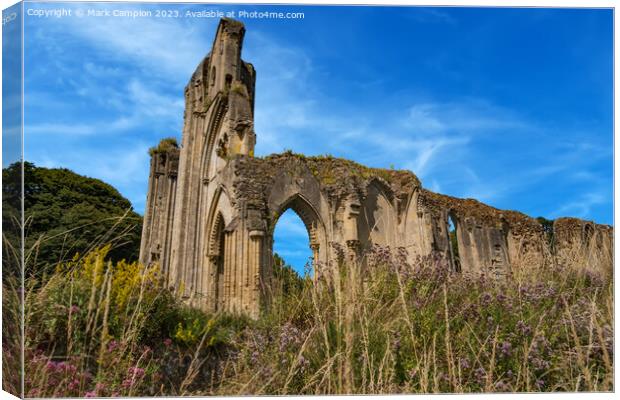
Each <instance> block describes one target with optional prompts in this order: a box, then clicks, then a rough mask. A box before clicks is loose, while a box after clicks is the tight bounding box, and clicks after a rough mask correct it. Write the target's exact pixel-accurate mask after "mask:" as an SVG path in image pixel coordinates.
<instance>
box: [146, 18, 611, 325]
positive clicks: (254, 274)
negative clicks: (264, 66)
mask: <svg viewBox="0 0 620 400" xmlns="http://www.w3.org/2000/svg"><path fill="white" fill-rule="evenodd" d="M244 34H245V29H244V27H243V25H242V24H241V23H240V22H237V21H234V20H230V19H223V20H222V21H221V22H220V24H219V26H218V28H217V33H216V36H215V41H214V43H213V48H212V50H211V52H210V53H209V54H208V55H207V56H206V57H205V59H204V60H203V61H202V62H201V63H200V64H199V65H198V67H197V68H196V71H195V72H194V74H193V75H192V77H191V79H190V81H189V84H188V85H187V87H186V88H185V116H184V118H185V119H184V121H185V122H184V128H183V139H182V143H181V147H180V148H179V147H178V146H176V144H174V143H172V142H170V141H167V142H162V143H161V144H160V145H159V146H158V147H157V148H156V149H154V150H153V152H152V158H151V172H150V178H149V189H148V195H147V207H146V210H145V215H144V228H143V233H142V246H141V251H140V260H141V262H142V263H144V264H150V263H158V264H159V265H160V267H161V269H162V272H163V274H164V277H165V279H166V282H167V284H168V285H169V286H171V287H173V288H174V289H175V290H176V291H177V292H179V293H181V294H182V295H183V296H184V297H185V298H186V299H187V300H188V301H190V302H191V303H192V304H194V305H196V306H199V307H201V308H203V309H205V310H208V311H220V310H221V311H229V312H238V313H245V314H248V315H251V316H253V317H256V316H257V315H258V314H259V312H260V309H261V307H263V306H265V305H266V304H267V303H268V292H269V285H270V277H271V268H272V248H273V231H274V228H275V225H276V223H277V221H278V218H279V216H280V215H281V214H282V213H283V212H284V211H286V210H288V209H292V210H293V211H295V212H296V213H297V214H298V215H299V217H300V218H301V220H302V221H303V223H304V224H305V226H306V229H307V230H308V236H309V238H310V247H311V249H312V252H313V254H314V261H315V263H316V264H317V265H319V264H323V263H325V264H327V262H328V261H330V260H334V259H336V258H338V257H341V256H342V254H341V253H342V251H343V249H344V251H345V252H346V253H347V254H348V257H351V258H352V259H358V260H359V259H361V257H362V255H363V254H364V252H365V250H367V249H369V248H370V246H372V245H373V244H376V245H381V246H387V247H389V248H391V249H404V250H405V251H406V254H407V255H408V258H409V260H410V261H411V262H412V263H413V262H414V261H415V260H416V257H418V256H424V255H428V254H431V253H434V252H436V253H441V254H442V255H443V256H444V257H445V258H446V259H447V260H448V261H449V263H450V265H451V267H452V269H453V270H455V271H461V272H471V273H480V272H483V273H486V274H489V275H495V276H500V277H501V276H503V275H505V274H507V273H509V272H510V271H511V270H512V269H514V268H524V267H527V266H544V265H545V264H546V263H549V262H550V260H551V262H558V263H562V264H571V265H577V266H580V265H584V266H586V265H587V266H588V268H591V269H595V270H601V271H606V272H610V271H611V270H612V267H613V230H612V228H611V227H609V226H606V225H598V224H595V223H592V222H587V221H582V220H578V219H574V218H561V219H557V220H555V221H554V222H553V225H552V226H548V225H545V224H541V223H539V222H538V221H537V220H536V219H533V218H530V217H528V216H526V215H524V214H522V213H519V212H516V211H504V210H498V209H496V208H493V207H490V206H488V205H485V204H483V203H480V202H479V201H476V200H473V199H458V198H454V197H449V196H445V195H441V194H437V193H433V192H431V191H429V190H426V189H424V188H423V187H422V184H421V182H420V180H419V179H418V178H417V177H416V176H415V175H414V174H413V173H411V172H409V171H397V170H383V169H375V168H368V167H365V166H362V165H359V164H357V163H354V162H352V161H348V160H343V159H338V158H334V157H329V156H319V157H306V156H303V155H298V154H293V153H291V152H287V153H284V154H276V155H271V156H268V157H264V158H258V157H254V155H253V152H254V145H255V142H256V134H255V133H254V126H253V121H254V85H255V81H256V73H255V71H254V68H253V66H252V64H249V63H247V62H245V61H243V60H241V49H242V43H243V37H244ZM450 221H451V222H452V226H453V227H454V229H455V234H456V243H457V244H456V246H454V245H452V244H451V243H453V242H451V237H450Z"/></svg>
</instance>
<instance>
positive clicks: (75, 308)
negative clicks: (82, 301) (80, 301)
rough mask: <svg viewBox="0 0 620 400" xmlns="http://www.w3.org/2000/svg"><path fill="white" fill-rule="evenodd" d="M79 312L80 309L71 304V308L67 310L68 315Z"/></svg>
mask: <svg viewBox="0 0 620 400" xmlns="http://www.w3.org/2000/svg"><path fill="white" fill-rule="evenodd" d="M79 311H80V307H78V306H76V305H75V304H73V305H72V306H71V308H70V309H69V313H70V314H75V313H77V312H79Z"/></svg>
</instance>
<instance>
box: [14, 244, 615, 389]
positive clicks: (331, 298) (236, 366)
mask: <svg viewBox="0 0 620 400" xmlns="http://www.w3.org/2000/svg"><path fill="white" fill-rule="evenodd" d="M108 251H109V247H103V248H99V249H97V250H93V251H92V252H90V253H89V254H87V255H84V256H81V257H76V258H74V260H72V261H69V262H63V263H61V264H60V265H59V266H58V268H57V269H56V271H55V272H54V273H53V274H51V276H46V277H36V276H33V277H32V278H30V279H29V280H28V281H27V283H26V288H25V293H24V296H25V321H26V327H25V328H26V329H25V362H26V364H25V367H26V375H25V394H26V396H27V397H91V396H154V395H173V396H182V395H241V394H253V395H259V394H276V395H285V394H353V393H355V394H388V393H470V392H538V391H612V390H613V331H612V326H613V291H612V290H613V288H612V281H611V278H610V277H608V275H606V274H598V273H596V272H593V271H591V270H590V269H589V268H581V269H571V268H568V267H563V266H558V265H552V266H548V267H545V268H534V267H527V268H529V269H528V271H523V270H520V271H519V273H518V274H515V275H513V276H508V277H507V279H504V280H499V281H498V280H494V279H491V278H489V277H485V276H468V275H464V274H455V273H450V272H448V271H449V268H448V266H447V264H446V263H445V260H443V259H441V258H440V257H437V256H429V257H425V258H419V259H418V260H417V261H416V262H415V263H414V265H409V264H407V263H406V262H405V261H404V260H405V257H404V256H403V255H402V254H399V252H397V251H390V250H389V249H386V248H381V247H374V248H373V249H372V250H371V251H370V252H369V253H368V254H367V259H366V262H365V265H364V266H361V265H357V264H354V263H330V264H326V265H316V266H315V270H316V271H317V277H316V279H315V280H314V281H313V280H312V279H311V278H299V277H297V276H296V275H295V274H293V273H290V271H289V270H288V269H287V268H289V267H286V266H282V265H279V266H278V268H276V273H275V277H274V285H273V293H272V297H273V301H272V304H271V307H269V309H268V310H265V312H263V314H262V315H261V317H260V318H259V319H258V320H255V321H254V320H249V319H247V318H245V317H242V316H235V315H227V314H221V313H219V314H206V313H204V312H202V311H200V310H197V309H192V308H190V307H188V306H186V305H185V304H184V303H182V302H181V301H180V300H179V299H178V298H176V297H175V295H174V294H173V293H171V292H169V291H168V290H166V289H165V288H164V287H163V285H162V284H161V277H160V274H159V271H158V269H157V268H156V267H148V268H147V267H144V266H142V265H140V264H138V263H125V262H119V263H117V264H114V265H113V264H112V263H110V262H108V261H107V260H106V257H107V252H108ZM524 268H525V267H524ZM18 286H19V285H16V284H15V281H12V280H11V279H4V282H3V302H4V303H3V307H4V310H8V311H10V310H17V309H18V307H19V296H18V289H17V287H18ZM4 318H5V320H4V324H3V329H4V331H3V338H4V340H3V352H4V354H5V356H4V357H3V363H4V365H3V367H4V371H5V373H4V374H3V386H4V387H5V388H7V389H9V390H10V391H13V392H18V390H17V389H18V383H17V382H18V380H19V376H18V373H17V372H15V368H11V362H13V363H15V360H17V359H18V358H19V348H18V346H19V341H15V340H13V341H11V340H10V338H11V337H12V336H10V335H11V333H14V332H9V330H10V329H14V328H15V326H18V325H17V324H18V321H17V318H18V313H17V312H16V313H10V312H8V313H7V312H6V311H5V313H4ZM12 319H15V320H12ZM16 357H17V358H16ZM7 371H8V373H7Z"/></svg>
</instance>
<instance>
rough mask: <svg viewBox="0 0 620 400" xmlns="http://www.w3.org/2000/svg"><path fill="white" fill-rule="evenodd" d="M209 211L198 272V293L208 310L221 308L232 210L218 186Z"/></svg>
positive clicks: (222, 188) (223, 192) (223, 191)
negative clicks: (226, 242) (226, 241)
mask: <svg viewBox="0 0 620 400" xmlns="http://www.w3.org/2000/svg"><path fill="white" fill-rule="evenodd" d="M209 204H211V209H210V210H209V213H208V215H207V218H206V229H205V232H206V233H207V237H206V245H205V248H204V249H203V252H204V258H203V260H204V262H203V263H201V264H202V267H200V270H199V271H198V278H197V280H198V281H199V287H198V289H199V290H198V291H199V293H201V294H202V298H203V299H204V301H205V302H206V305H207V306H208V308H209V309H212V310H217V309H218V308H220V306H221V297H222V293H223V287H222V285H223V275H224V273H225V271H224V247H225V246H224V243H225V240H226V234H225V229H226V226H227V224H229V223H230V221H231V219H232V212H231V211H232V209H231V205H230V200H229V198H228V194H227V193H226V190H225V189H224V187H222V186H219V187H218V188H217V189H216V190H215V193H214V194H213V197H212V201H211V202H210V203H209Z"/></svg>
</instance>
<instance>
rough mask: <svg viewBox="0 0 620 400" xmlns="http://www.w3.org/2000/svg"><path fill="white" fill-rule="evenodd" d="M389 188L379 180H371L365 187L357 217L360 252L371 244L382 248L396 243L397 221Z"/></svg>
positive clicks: (367, 248)
mask: <svg viewBox="0 0 620 400" xmlns="http://www.w3.org/2000/svg"><path fill="white" fill-rule="evenodd" d="M393 203H394V202H393V195H392V192H391V190H389V187H386V185H385V184H384V183H383V182H382V181H381V180H379V179H372V180H371V181H370V182H369V183H368V185H367V186H366V196H365V198H364V199H363V200H362V206H361V210H360V215H359V217H358V220H357V223H358V229H357V230H358V235H359V240H360V244H361V246H362V250H369V249H370V247H371V245H372V244H378V245H382V246H386V245H390V244H392V245H393V244H394V243H396V239H397V237H396V236H397V235H396V232H397V231H398V219H397V213H396V209H395V207H394V204H393Z"/></svg>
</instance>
